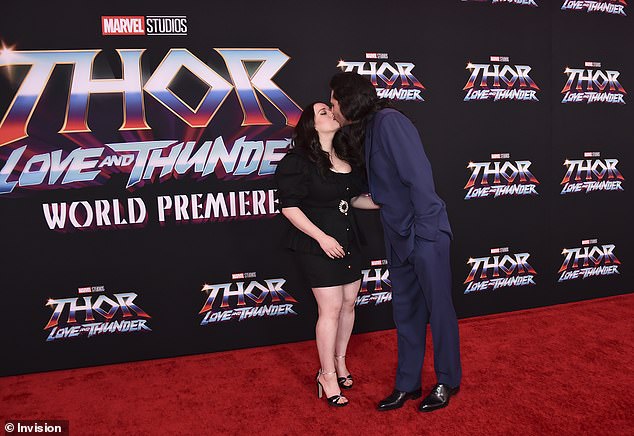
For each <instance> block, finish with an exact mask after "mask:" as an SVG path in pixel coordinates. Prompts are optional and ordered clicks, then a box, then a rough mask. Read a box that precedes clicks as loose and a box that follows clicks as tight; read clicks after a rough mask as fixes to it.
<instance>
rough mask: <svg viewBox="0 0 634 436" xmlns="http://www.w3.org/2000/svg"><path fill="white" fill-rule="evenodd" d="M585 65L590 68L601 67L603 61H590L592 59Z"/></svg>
mask: <svg viewBox="0 0 634 436" xmlns="http://www.w3.org/2000/svg"><path fill="white" fill-rule="evenodd" d="M585 66H586V67H590V68H601V62H590V61H586V62H585Z"/></svg>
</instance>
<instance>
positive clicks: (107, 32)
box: [101, 15, 187, 36]
mask: <svg viewBox="0 0 634 436" xmlns="http://www.w3.org/2000/svg"><path fill="white" fill-rule="evenodd" d="M101 34H102V35H104V36H112V35H148V36H183V35H187V17H186V16H185V15H148V16H131V15H125V16H123V15H113V16H102V17H101Z"/></svg>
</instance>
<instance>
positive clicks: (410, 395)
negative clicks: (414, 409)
mask: <svg viewBox="0 0 634 436" xmlns="http://www.w3.org/2000/svg"><path fill="white" fill-rule="evenodd" d="M421 395H422V391H421V390H420V388H419V389H417V390H415V391H412V392H401V391H398V390H396V389H394V392H392V393H391V394H390V396H389V397H387V398H386V399H384V400H381V401H379V404H378V406H376V408H377V410H380V411H381V412H383V411H385V410H392V409H398V408H399V407H403V404H405V402H406V401H407V400H415V399H417V398H420V397H421Z"/></svg>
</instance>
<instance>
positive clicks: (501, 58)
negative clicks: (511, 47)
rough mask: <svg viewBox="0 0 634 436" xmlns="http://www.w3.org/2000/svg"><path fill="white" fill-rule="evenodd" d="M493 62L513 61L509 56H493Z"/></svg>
mask: <svg viewBox="0 0 634 436" xmlns="http://www.w3.org/2000/svg"><path fill="white" fill-rule="evenodd" d="M490 59H491V62H511V59H510V58H509V57H508V56H491V57H490Z"/></svg>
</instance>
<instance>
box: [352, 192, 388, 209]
mask: <svg viewBox="0 0 634 436" xmlns="http://www.w3.org/2000/svg"><path fill="white" fill-rule="evenodd" d="M350 204H351V205H352V207H356V208H357V209H380V208H381V206H379V205H378V204H376V203H375V202H374V201H372V197H370V194H361V195H359V196H357V197H354V198H353V199H352V200H350Z"/></svg>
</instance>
